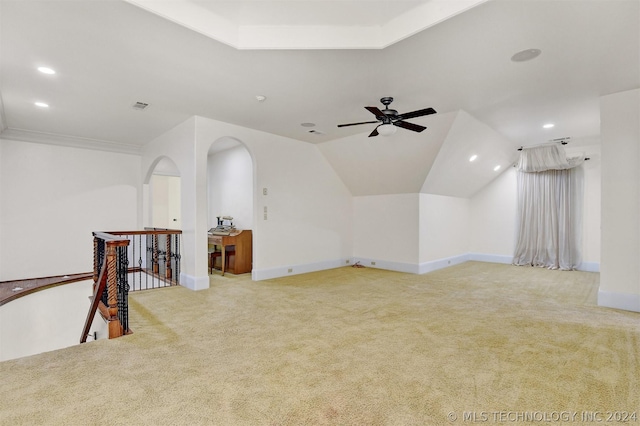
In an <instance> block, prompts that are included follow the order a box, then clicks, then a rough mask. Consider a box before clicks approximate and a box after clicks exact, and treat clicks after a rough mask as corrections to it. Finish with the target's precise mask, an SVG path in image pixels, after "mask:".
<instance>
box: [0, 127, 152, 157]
mask: <svg viewBox="0 0 640 426" xmlns="http://www.w3.org/2000/svg"><path fill="white" fill-rule="evenodd" d="M0 132H1V133H0V139H5V140H12V141H18V142H31V143H41V144H47V145H59V146H69V147H72V148H84V149H92V150H96V151H107V152H118V153H121V154H135V155H140V154H141V152H142V147H140V146H137V145H129V144H124V143H118V142H112V141H104V140H98V139H90V138H81V137H77V136H67V135H58V134H54V133H44V132H34V131H31V130H22V129H13V128H7V129H5V130H0Z"/></svg>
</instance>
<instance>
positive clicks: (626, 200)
mask: <svg viewBox="0 0 640 426" xmlns="http://www.w3.org/2000/svg"><path fill="white" fill-rule="evenodd" d="M600 111H601V137H602V259H601V263H600V271H601V272H600V291H599V294H598V304H599V305H601V306H608V307H613V308H620V309H627V310H632V311H638V312H640V167H639V164H640V89H635V90H630V91H627V92H622V93H615V94H612V95H608V96H603V97H602V98H601V99H600Z"/></svg>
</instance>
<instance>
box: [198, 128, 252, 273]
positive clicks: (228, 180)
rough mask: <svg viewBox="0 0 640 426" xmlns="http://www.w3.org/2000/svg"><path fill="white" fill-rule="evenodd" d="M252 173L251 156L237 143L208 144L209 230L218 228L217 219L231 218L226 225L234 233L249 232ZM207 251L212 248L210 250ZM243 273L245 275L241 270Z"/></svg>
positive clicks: (219, 140) (226, 138) (227, 139)
mask: <svg viewBox="0 0 640 426" xmlns="http://www.w3.org/2000/svg"><path fill="white" fill-rule="evenodd" d="M253 170H254V167H253V159H252V157H251V154H250V152H249V151H248V149H247V148H246V146H245V145H244V144H243V143H242V142H240V141H239V140H237V139H235V138H231V137H223V138H220V139H218V140H216V141H215V142H213V143H212V144H211V146H210V147H209V151H208V153H207V209H208V211H207V223H208V228H209V229H211V228H215V227H216V226H217V225H218V219H219V218H220V219H221V218H222V217H232V218H233V219H231V220H230V221H231V222H232V223H233V226H234V227H235V228H236V229H237V230H243V233H244V231H248V233H252V232H253V229H254V216H255V214H254V172H253ZM228 221H229V220H227V221H225V223H228ZM209 249H210V250H212V249H215V248H214V247H211V246H210V247H209ZM252 254H253V253H252V251H251V256H250V258H249V260H248V262H251V261H252V258H253V256H252ZM245 263H246V262H245ZM249 270H250V269H249ZM243 271H245V272H246V270H244V269H243ZM242 273H244V272H242Z"/></svg>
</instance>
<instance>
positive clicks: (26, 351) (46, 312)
mask: <svg viewBox="0 0 640 426" xmlns="http://www.w3.org/2000/svg"><path fill="white" fill-rule="evenodd" d="M92 291H93V281H79V282H76V283H71V284H65V285H61V286H57V287H53V288H49V289H46V290H41V291H38V292H36V293H33V294H29V295H27V296H23V297H21V298H18V299H16V300H13V301H11V302H9V303H6V304H4V305H2V306H0V361H5V360H8V359H14V358H20V357H23V356H29V355H34V354H38V353H41V352H47V351H53V350H56V349H61V348H66V347H69V346H73V345H77V344H79V343H80V335H81V334H82V328H83V327H84V321H85V318H86V316H87V312H88V311H89V303H90V302H89V296H91V294H92ZM94 331H95V332H97V334H98V339H102V338H107V337H108V329H107V324H106V322H105V321H104V320H103V319H102V317H101V316H100V314H99V313H98V314H97V315H96V317H95V319H94V321H93V325H92V327H91V329H90V332H89V334H90V336H93V332H94ZM92 339H93V338H92V337H89V339H87V342H91V341H92Z"/></svg>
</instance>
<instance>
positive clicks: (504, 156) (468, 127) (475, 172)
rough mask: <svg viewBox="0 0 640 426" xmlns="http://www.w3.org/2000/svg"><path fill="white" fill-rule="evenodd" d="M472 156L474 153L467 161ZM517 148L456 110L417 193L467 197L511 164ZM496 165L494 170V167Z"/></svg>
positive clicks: (482, 124)
mask: <svg viewBox="0 0 640 426" xmlns="http://www.w3.org/2000/svg"><path fill="white" fill-rule="evenodd" d="M472 156H476V157H475V159H474V160H473V161H470V159H471V157H472ZM517 157H518V151H517V147H515V146H514V145H513V143H511V142H510V141H509V140H507V139H506V138H505V137H503V136H501V135H500V134H499V133H498V132H496V131H495V130H493V129H492V128H490V127H489V126H487V125H486V124H484V123H482V122H480V121H478V120H476V119H475V118H474V117H472V116H471V115H470V114H468V113H466V112H465V111H462V110H460V111H458V113H457V114H456V118H455V120H454V122H453V124H452V126H451V128H450V130H449V133H448V134H447V136H446V139H445V140H444V141H443V143H442V146H441V147H440V151H439V152H438V156H437V157H436V158H435V160H434V162H433V165H432V166H431V169H430V170H429V175H428V176H427V178H426V180H425V181H424V185H423V186H422V189H421V190H420V192H422V193H425V194H437V195H447V196H451V197H461V198H469V197H472V196H473V195H474V194H475V193H476V192H478V191H479V190H480V189H482V188H483V187H484V186H486V185H487V184H488V183H489V182H491V181H492V180H493V179H495V178H496V177H497V176H498V175H499V174H500V173H502V172H504V171H505V170H507V169H508V168H509V167H511V166H512V165H513V163H514V162H515V161H516V159H517ZM497 166H499V168H498V169H497V170H495V168H496V167H497Z"/></svg>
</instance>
